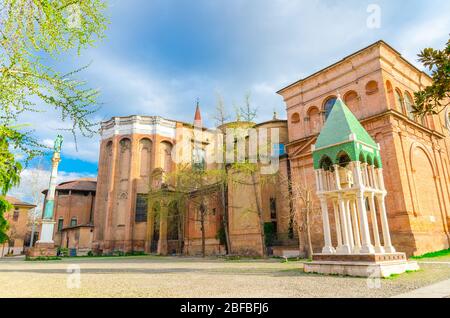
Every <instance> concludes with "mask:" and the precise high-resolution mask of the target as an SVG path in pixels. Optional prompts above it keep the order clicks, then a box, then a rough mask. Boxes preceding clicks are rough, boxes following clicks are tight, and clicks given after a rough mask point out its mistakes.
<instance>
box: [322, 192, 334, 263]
mask: <svg viewBox="0 0 450 318" xmlns="http://www.w3.org/2000/svg"><path fill="white" fill-rule="evenodd" d="M320 208H321V210H322V223H323V236H324V242H325V246H324V247H323V248H322V253H324V254H332V253H335V252H336V251H335V249H334V248H333V246H332V243H331V231H330V220H329V218H328V205H327V199H326V197H325V196H323V195H322V196H320Z"/></svg>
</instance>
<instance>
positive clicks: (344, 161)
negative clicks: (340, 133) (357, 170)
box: [337, 151, 352, 167]
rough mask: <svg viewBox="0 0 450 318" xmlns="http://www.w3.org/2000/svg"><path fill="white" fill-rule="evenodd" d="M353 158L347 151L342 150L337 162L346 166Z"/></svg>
mask: <svg viewBox="0 0 450 318" xmlns="http://www.w3.org/2000/svg"><path fill="white" fill-rule="evenodd" d="M351 161H352V160H351V159H350V157H349V155H348V154H347V153H346V152H345V151H341V152H340V153H339V154H338V156H337V163H338V164H339V166H341V167H346V166H347V165H348V164H349V163H350V162H351Z"/></svg>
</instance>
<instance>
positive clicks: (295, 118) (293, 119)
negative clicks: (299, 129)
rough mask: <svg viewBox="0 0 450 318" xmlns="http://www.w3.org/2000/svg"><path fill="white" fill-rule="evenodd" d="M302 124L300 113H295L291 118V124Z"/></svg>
mask: <svg viewBox="0 0 450 318" xmlns="http://www.w3.org/2000/svg"><path fill="white" fill-rule="evenodd" d="M298 122H300V115H299V114H298V113H294V114H292V116H291V123H293V124H296V123H298Z"/></svg>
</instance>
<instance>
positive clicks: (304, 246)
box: [279, 175, 318, 258]
mask: <svg viewBox="0 0 450 318" xmlns="http://www.w3.org/2000/svg"><path fill="white" fill-rule="evenodd" d="M279 185H280V187H279V190H280V191H279V194H280V196H281V197H283V199H284V200H286V201H288V202H289V214H288V217H289V220H290V221H291V220H292V223H293V224H292V225H293V226H294V227H295V229H296V231H297V234H298V239H299V251H300V254H305V255H306V256H307V258H311V256H312V254H313V246H312V239H311V224H312V219H313V217H314V215H315V214H316V213H317V211H318V209H317V207H316V204H315V201H314V191H315V190H314V189H313V187H312V186H311V185H310V183H307V182H301V181H300V180H297V181H296V182H294V181H293V180H292V178H291V177H290V176H281V175H280V176H279ZM286 188H287V189H288V191H287V192H286V191H283V190H284V189H286Z"/></svg>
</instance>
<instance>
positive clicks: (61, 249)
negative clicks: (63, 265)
mask: <svg viewBox="0 0 450 318" xmlns="http://www.w3.org/2000/svg"><path fill="white" fill-rule="evenodd" d="M58 256H61V257H69V249H68V248H66V247H58Z"/></svg>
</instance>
